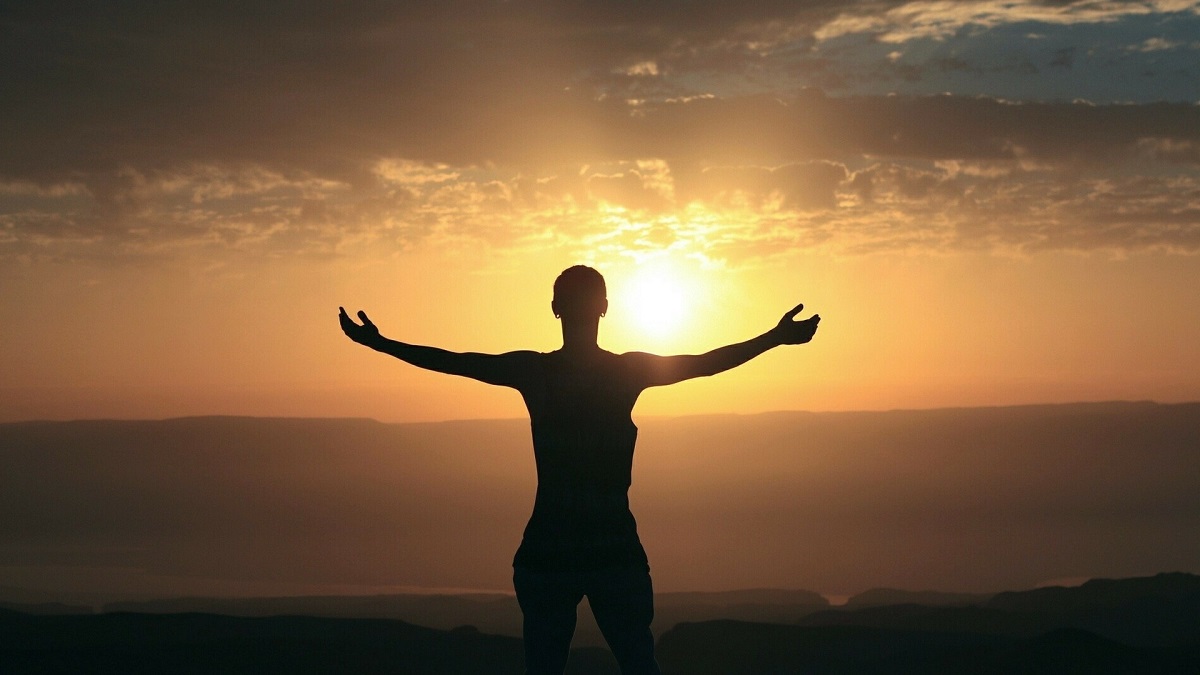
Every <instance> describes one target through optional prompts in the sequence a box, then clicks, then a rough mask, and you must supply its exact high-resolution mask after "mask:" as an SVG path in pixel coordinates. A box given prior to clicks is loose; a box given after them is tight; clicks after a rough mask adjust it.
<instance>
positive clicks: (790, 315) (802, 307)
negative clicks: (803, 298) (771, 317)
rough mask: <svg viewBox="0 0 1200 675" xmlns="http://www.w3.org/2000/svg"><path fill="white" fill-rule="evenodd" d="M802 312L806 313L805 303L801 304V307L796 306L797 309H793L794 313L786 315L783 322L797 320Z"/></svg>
mask: <svg viewBox="0 0 1200 675" xmlns="http://www.w3.org/2000/svg"><path fill="white" fill-rule="evenodd" d="M802 311H804V303H800V304H799V305H796V306H795V307H793V308H792V311H790V312H788V313H787V314H784V315H783V319H782V321H791V320H792V319H794V318H796V315H797V314H799V313H800V312H802Z"/></svg>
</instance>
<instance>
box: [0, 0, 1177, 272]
mask: <svg viewBox="0 0 1200 675" xmlns="http://www.w3.org/2000/svg"><path fill="white" fill-rule="evenodd" d="M684 5H686V11H681V8H682V7H684ZM1197 5H1198V3H1186V2H1166V1H1160V2H1141V3H1119V4H1118V3H1082V2H1066V3H1063V2H1045V3H1035V2H1020V3H1005V4H1004V5H1003V7H1002V8H998V6H997V5H996V4H995V3H982V2H972V3H931V2H920V3H901V2H884V3H851V2H833V1H829V2H811V3H803V4H799V5H798V4H797V3H793V2H785V1H783V0H778V1H774V0H772V1H762V2H752V3H725V2H716V1H715V0H712V1H704V2H691V3H683V4H681V3H679V2H662V3H642V4H637V5H633V6H630V5H628V4H626V3H611V2H583V1H582V0H580V1H578V2H548V1H543V2H511V3H495V4H486V5H479V4H478V3H474V2H465V1H462V2H460V1H449V2H441V3H400V4H392V3H368V2H361V3H343V4H340V5H338V6H337V8H331V7H330V6H328V5H325V4H321V3H298V4H293V5H291V6H289V7H288V8H287V10H286V11H284V10H281V9H278V8H274V7H273V6H266V5H256V4H244V5H239V6H238V7H237V8H232V9H231V8H229V7H222V8H217V7H216V6H208V5H206V6H204V7H193V8H185V7H182V6H176V5H174V4H162V3H152V4H149V3H148V4H123V5H121V6H120V7H101V6H90V5H89V6H85V7H75V8H73V9H72V11H66V10H65V8H64V7H62V6H59V5H57V4H56V3H52V2H48V3H32V4H29V5H28V6H22V7H17V8H10V9H6V10H5V12H4V14H3V15H2V16H0V38H2V39H0V58H3V59H4V60H5V63H6V64H8V65H7V67H6V68H5V69H3V70H2V71H0V90H3V91H5V92H6V95H5V96H4V97H3V100H0V126H2V127H3V128H5V129H10V130H15V132H14V133H7V134H3V135H0V256H3V257H5V258H10V259H11V258H25V259H32V258H39V257H51V258H62V259H76V258H89V259H110V260H125V259H129V258H137V257H144V256H151V257H170V256H175V255H180V254H182V253H185V252H189V251H190V252H207V253H208V254H211V255H235V254H244V255H267V254H270V255H317V256H335V255H345V254H348V253H350V252H355V251H360V250H361V249H362V248H363V247H376V248H379V249H381V250H386V249H387V248H388V247H392V248H393V249H395V248H397V247H399V248H403V247H407V246H412V245H420V244H421V243H422V242H425V243H430V242H442V243H446V242H457V243H462V242H469V241H477V242H482V243H483V245H487V246H491V247H498V248H504V247H523V246H534V245H538V244H537V243H536V242H554V243H553V244H552V245H570V246H580V247H582V246H586V245H589V244H591V243H595V242H596V241H598V240H604V241H622V242H625V244H626V245H628V246H631V247H638V246H645V245H650V244H651V243H653V242H659V243H660V244H663V242H669V243H667V244H663V245H670V246H691V247H693V248H694V249H695V250H700V251H704V253H705V255H710V256H716V257H722V256H724V257H728V258H730V259H735V258H738V257H739V256H740V257H752V256H754V255H771V254H775V253H776V252H778V251H781V250H789V249H793V248H798V247H812V246H824V247H830V248H831V249H834V250H840V251H846V252H854V251H869V250H895V249H899V248H903V249H908V248H910V247H920V246H924V247H926V249H936V248H941V247H956V246H957V247H962V246H969V247H993V248H1001V249H1006V250H1007V249H1009V248H1015V249H1019V250H1033V249H1035V248H1037V247H1039V246H1041V247H1061V248H1079V249H1081V250H1095V249H1097V248H1116V249H1130V250H1140V249H1146V248H1161V249H1165V250H1178V251H1194V250H1195V248H1196V247H1195V242H1194V233H1193V232H1192V221H1191V220H1190V219H1191V218H1192V215H1193V214H1194V210H1193V209H1194V208H1195V205H1194V192H1193V191H1192V187H1191V186H1192V185H1193V184H1194V182H1195V180H1196V179H1197V171H1198V170H1200V153H1198V151H1197V148H1200V108H1198V107H1197V106H1196V105H1193V104H1184V103H1159V104H1141V105H1113V104H1106V105H1089V104H1084V103H1062V102H1052V101H1050V102H1047V101H1043V102H1038V101H1027V102H1015V101H1006V100H1002V99H1000V98H998V97H983V96H952V95H944V96H918V95H896V96H886V95H878V96H875V95H861V96H827V95H825V94H823V93H822V92H821V91H819V90H815V89H804V90H799V91H797V90H796V89H794V88H792V87H791V85H789V86H788V87H787V88H781V86H780V85H779V80H778V79H777V78H778V76H779V75H780V73H783V74H785V75H787V76H788V78H791V79H786V78H785V79H786V81H788V82H795V81H814V80H816V81H824V82H827V83H830V84H834V85H837V86H850V85H852V84H853V83H854V78H856V77H857V78H869V77H874V76H875V75H871V74H870V73H872V72H876V71H871V70H870V69H871V68H875V69H877V70H878V69H880V68H882V69H884V70H879V71H878V72H884V71H886V73H885V75H886V77H887V78H896V77H900V78H903V77H912V78H915V79H921V78H930V77H932V76H931V75H930V74H931V73H939V75H938V77H943V76H945V77H952V76H961V77H972V78H977V77H981V76H985V75H988V76H990V75H996V74H997V73H999V72H1000V71H1001V70H1004V69H1007V70H1004V72H1005V73H1013V72H1015V70H1014V69H1016V68H1017V67H1018V66H1020V64H1023V63H1027V61H1022V60H1021V59H1016V60H1013V61H997V62H996V63H999V64H1000V66H997V67H996V68H993V69H992V70H991V71H988V70H985V69H981V67H980V66H979V65H978V61H977V60H973V59H969V58H965V57H954V56H949V55H944V54H940V53H934V54H932V55H929V56H927V57H920V58H918V55H915V54H914V55H910V54H909V53H908V50H909V49H910V47H912V45H913V44H915V42H914V40H915V39H916V37H918V36H924V38H925V39H927V40H928V39H931V38H932V37H941V36H944V35H950V34H952V33H954V31H957V30H958V29H959V28H961V27H963V26H968V25H970V26H978V27H988V26H996V25H1007V24H1012V23H1013V22H1018V21H1020V22H1030V21H1033V22H1039V23H1040V24H1056V23H1057V24H1062V25H1066V24H1069V23H1079V22H1109V23H1111V22H1113V21H1116V20H1118V19H1121V18H1122V17H1128V16H1134V15H1137V16H1149V15H1150V14H1152V13H1165V12H1175V13H1180V14H1187V15H1195V14H1197ZM902 23H903V24H905V25H906V26H908V27H907V28H905V27H903V26H901V24H902ZM903 31H908V32H907V33H906V32H903ZM862 32H866V33H869V34H870V35H874V36H875V37H874V38H870V39H880V40H883V41H884V42H888V41H890V42H893V43H896V44H899V43H904V44H905V46H904V47H903V49H904V50H905V51H904V53H901V52H900V49H899V48H897V47H895V46H888V45H883V46H881V47H880V49H881V50H882V51H880V52H879V53H880V58H879V59H878V63H875V64H873V65H870V64H867V65H862V67H861V68H859V69H858V70H855V69H854V68H855V67H857V66H854V67H851V66H853V57H854V54H855V53H856V52H855V51H854V50H855V49H857V48H858V47H855V45H857V46H859V47H860V46H861V45H862V44H863V43H862V42H861V39H860V41H859V42H854V43H853V44H850V43H847V44H845V45H843V47H845V49H844V50H843V51H838V50H836V49H832V45H833V43H834V42H836V41H837V39H846V36H852V35H856V34H858V33H862ZM838 36H842V37H841V38H839V37H838ZM862 39H867V38H862ZM818 40H824V42H823V43H820V44H818ZM1176 43H1179V39H1178V38H1176V37H1174V36H1173V35H1168V36H1165V37H1154V36H1151V37H1146V36H1140V37H1139V38H1138V39H1132V40H1128V41H1126V42H1124V43H1123V44H1135V45H1138V46H1139V49H1151V48H1152V50H1156V51H1155V53H1158V54H1161V53H1162V51H1161V49H1162V48H1165V47H1166V46H1168V45H1175V44H1176ZM852 47H853V48H852ZM1071 49H1072V48H1071V47H1069V46H1059V45H1058V44H1057V43H1056V44H1055V45H1053V46H1052V47H1047V48H1046V49H1044V50H1043V52H1042V53H1040V54H1041V56H1040V57H1039V58H1040V59H1041V60H1040V61H1038V62H1037V63H1038V64H1039V65H1041V66H1046V68H1044V69H1045V70H1054V71H1057V72H1059V73H1066V72H1069V73H1075V72H1078V71H1079V70H1080V68H1081V63H1082V62H1083V61H1084V58H1083V57H1082V56H1081V53H1082V52H1080V51H1072V50H1071ZM1175 51H1183V50H1179V49H1176V50H1175ZM888 52H896V54H897V56H895V57H894V58H890V59H889V58H888V57H887V54H888ZM1122 53H1126V52H1122ZM1138 53H1141V52H1138ZM847 64H850V65H847ZM1014 64H1015V65H1014ZM1001 66H1002V67H1001ZM1049 66H1057V67H1055V68H1050V67H1049ZM1032 67H1033V68H1034V70H1035V71H1036V70H1038V67H1039V66H1032ZM906 73H907V74H906ZM876 74H878V73H876ZM859 81H862V80H861V79H860V80H859ZM838 83H841V84H838ZM1143 179H1144V180H1146V181H1150V182H1148V183H1138V182H1137V181H1139V180H1143ZM1155 181H1158V182H1155ZM1102 185H1107V186H1110V188H1111V189H1110V191H1108V192H1103V191H1102V190H1101V188H1100V187H1099V186H1102ZM1135 185H1149V186H1150V187H1154V188H1157V189H1162V190H1163V191H1164V192H1163V193H1162V194H1157V195H1153V196H1147V195H1145V194H1142V193H1141V192H1139V191H1138V189H1135V187H1134V186H1135ZM1106 189H1109V188H1106ZM1101 194H1102V196H1103V198H1102V199H1098V200H1097V201H1094V202H1093V201H1088V199H1089V198H1090V197H1089V196H1097V195H1101ZM1106 200H1107V201H1106ZM1110 202H1111V203H1112V204H1116V205H1117V206H1115V207H1113V208H1110V209H1109V210H1107V211H1105V212H1103V213H1101V212H1096V211H1095V207H1094V204H1095V203H1106V204H1108V203H1110ZM901 211H904V212H903V213H901ZM988 214H991V215H990V216H989V215H988ZM1093 215H1094V216H1095V217H1094V218H1092V219H1091V222H1093V223H1100V222H1105V223H1109V224H1108V225H1105V226H1103V227H1100V226H1095V227H1093V226H1091V225H1087V224H1086V223H1085V222H1084V220H1083V219H1084V217H1085V216H1087V217H1091V216H1093ZM972 218H979V219H982V220H984V221H986V222H988V223H992V224H990V225H987V226H981V225H978V224H973V221H972V220H971V219H972ZM708 222H722V223H724V226H723V227H724V229H720V228H716V227H709V226H707V225H705V223H708ZM547 232H553V235H552V236H548V235H546V233H547ZM647 232H657V233H659V234H656V235H654V236H648V235H647V234H646V233H647ZM613 233H620V236H615V235H614V237H609V235H610V234H613ZM663 233H667V234H668V235H669V236H663ZM563 242H567V243H566V244H564V243H563ZM546 245H551V244H546Z"/></svg>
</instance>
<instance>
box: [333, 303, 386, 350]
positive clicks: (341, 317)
mask: <svg viewBox="0 0 1200 675" xmlns="http://www.w3.org/2000/svg"><path fill="white" fill-rule="evenodd" d="M358 318H359V320H361V321H362V325H359V324H357V323H355V322H354V319H351V318H350V315H349V314H346V308H345V307H338V322H339V323H341V324H342V332H343V333H345V334H346V337H348V338H350V339H351V340H354V341H355V342H357V343H358V344H360V345H367V346H368V347H369V346H371V344H373V343H375V342H378V341H379V329H378V328H376V327H375V324H373V323H371V320H370V319H368V318H367V313H366V312H364V311H362V310H359V312H358Z"/></svg>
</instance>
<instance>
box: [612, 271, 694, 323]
mask: <svg viewBox="0 0 1200 675" xmlns="http://www.w3.org/2000/svg"><path fill="white" fill-rule="evenodd" d="M690 300H691V298H690V294H689V289H688V288H687V286H686V285H685V284H684V282H683V281H682V279H681V278H680V276H679V274H678V273H676V272H675V271H674V270H672V269H670V268H666V267H658V268H653V269H648V270H645V271H643V272H640V273H638V274H637V275H636V276H634V277H633V278H632V279H631V280H630V281H629V283H628V284H627V285H626V287H625V289H624V293H623V297H622V298H621V305H622V307H623V308H624V311H626V312H628V313H629V315H630V319H631V321H632V323H633V324H634V325H635V326H636V327H637V328H638V330H639V331H641V332H643V333H645V334H646V335H649V336H652V337H656V338H663V337H668V336H671V335H673V334H674V333H676V332H677V331H678V329H679V327H680V324H681V323H682V322H683V321H684V320H685V319H686V318H687V314H688V310H689V306H690V304H691V303H690Z"/></svg>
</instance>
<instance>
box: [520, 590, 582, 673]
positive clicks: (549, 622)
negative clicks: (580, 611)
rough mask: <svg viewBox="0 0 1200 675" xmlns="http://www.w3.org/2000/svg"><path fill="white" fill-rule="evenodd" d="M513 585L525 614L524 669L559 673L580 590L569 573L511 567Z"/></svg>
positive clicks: (568, 646) (568, 647)
mask: <svg viewBox="0 0 1200 675" xmlns="http://www.w3.org/2000/svg"><path fill="white" fill-rule="evenodd" d="M513 587H514V588H515V589H516V591H517V603H518V604H519V605H521V613H522V614H523V615H524V640H525V672H526V674H527V675H562V672H563V669H564V668H566V667H567V656H568V655H569V654H570V653H571V637H572V636H573V635H575V611H576V607H577V606H578V605H579V601H580V600H582V599H583V592H582V591H581V590H580V589H579V587H578V583H576V582H575V580H574V579H572V578H571V577H570V575H568V574H555V573H553V572H547V573H541V572H531V571H529V570H526V569H523V568H520V567H517V568H514V569H513Z"/></svg>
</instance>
